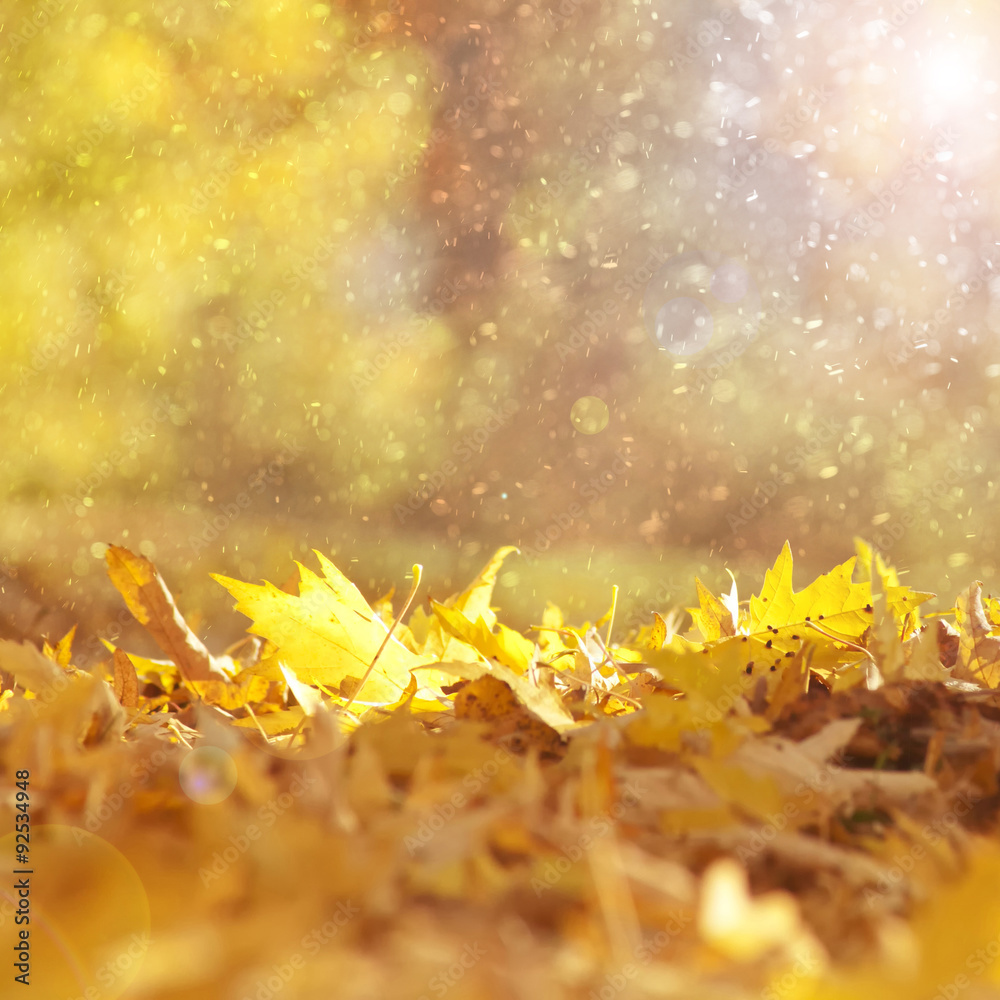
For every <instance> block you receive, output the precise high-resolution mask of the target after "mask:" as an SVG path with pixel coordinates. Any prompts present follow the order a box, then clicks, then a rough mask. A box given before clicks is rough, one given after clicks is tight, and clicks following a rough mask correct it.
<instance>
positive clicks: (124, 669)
mask: <svg viewBox="0 0 1000 1000" xmlns="http://www.w3.org/2000/svg"><path fill="white" fill-rule="evenodd" d="M115 697H116V698H117V699H118V703H119V704H120V705H122V706H124V707H125V708H138V707H139V678H138V677H137V676H136V673H135V664H134V663H133V662H132V661H131V660H130V659H129V656H128V653H126V652H125V651H124V650H123V649H116V650H115Z"/></svg>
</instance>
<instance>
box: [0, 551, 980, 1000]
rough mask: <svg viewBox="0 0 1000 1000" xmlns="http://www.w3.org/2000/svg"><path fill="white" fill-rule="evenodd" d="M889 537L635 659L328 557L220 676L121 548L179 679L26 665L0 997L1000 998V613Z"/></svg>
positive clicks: (20, 692)
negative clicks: (904, 560) (888, 549)
mask: <svg viewBox="0 0 1000 1000" xmlns="http://www.w3.org/2000/svg"><path fill="white" fill-rule="evenodd" d="M857 547H858V557H857V558H856V559H851V560H849V561H848V562H846V563H844V564H843V565H841V566H838V567H837V568H836V569H834V570H833V571H832V572H830V573H828V574H826V575H825V576H822V577H820V578H819V579H817V580H816V581H814V582H813V583H812V584H810V585H809V586H808V587H806V588H805V589H804V590H801V591H798V592H796V591H794V590H793V588H792V558H791V554H790V551H789V549H788V546H787V545H786V546H785V548H784V550H783V551H782V553H781V555H780V556H779V557H778V559H777V561H776V563H775V565H774V567H773V569H771V570H769V571H768V573H767V574H766V576H765V579H764V582H763V586H762V588H761V590H760V592H759V593H758V594H755V595H753V596H751V597H750V599H749V600H748V601H741V600H740V597H739V595H738V593H737V590H736V584H735V580H734V582H733V587H732V589H731V591H730V592H729V593H728V594H722V595H715V594H712V593H711V592H709V591H708V590H707V589H706V588H705V587H704V586H703V585H702V584H701V583H700V582H698V583H697V588H698V599H699V606H698V607H697V608H692V609H688V610H689V612H690V615H691V619H692V627H691V628H690V629H689V630H686V631H685V630H684V629H683V626H684V624H685V622H686V620H687V618H686V615H685V613H684V612H683V611H681V610H680V609H674V610H673V611H670V612H668V613H665V614H664V615H663V616H661V615H659V614H657V615H655V616H654V620H653V621H652V622H650V623H649V625H648V627H645V628H643V629H642V630H641V631H640V632H639V633H638V634H633V635H630V636H627V637H625V639H624V641H622V642H619V643H616V642H613V641H612V638H611V637H612V629H613V619H614V601H612V608H611V610H610V611H609V612H608V614H607V615H606V616H605V617H604V618H602V619H601V620H600V621H598V622H596V623H593V624H585V625H583V626H582V627H579V628H577V627H571V626H569V625H567V624H566V623H565V622H564V621H563V618H562V615H561V614H560V612H559V610H558V609H557V608H556V607H554V606H551V605H550V606H549V607H548V609H547V610H546V611H545V613H544V615H543V616H542V620H541V622H540V623H539V624H538V626H537V627H536V628H534V629H533V630H532V632H531V633H530V634H529V635H527V636H526V635H522V634H520V633H518V632H515V631H513V630H511V629H509V628H507V627H505V626H504V625H502V624H501V623H500V622H498V621H497V619H496V615H495V613H494V610H493V609H492V608H491V606H490V601H491V599H492V594H493V587H494V582H495V578H496V574H497V572H498V570H499V568H500V566H501V564H502V562H503V560H504V559H505V558H506V557H507V556H508V555H510V553H511V552H513V551H514V550H513V549H502V550H501V551H499V552H498V553H497V554H496V555H495V556H494V558H493V559H492V560H491V561H490V562H489V564H488V565H487V566H486V567H485V568H484V569H483V571H482V572H481V573H480V574H479V576H478V577H477V578H476V579H475V580H474V581H473V582H472V583H471V585H470V586H469V587H468V589H466V590H465V591H464V592H462V593H460V594H458V595H456V596H454V597H451V598H450V599H448V600H445V601H443V602H440V603H439V602H436V601H428V602H427V605H426V606H420V607H417V608H416V609H414V610H412V612H411V610H410V609H411V602H412V600H413V596H414V593H415V591H416V586H417V584H418V583H419V576H420V574H419V567H415V572H414V577H415V579H414V588H413V591H412V592H411V593H410V595H409V598H408V599H407V600H406V601H405V603H404V604H403V605H402V608H401V610H399V611H398V613H396V612H394V608H393V600H392V597H393V595H392V594H390V595H387V596H386V597H385V598H383V599H381V600H378V601H376V602H375V604H374V607H372V606H369V604H368V603H367V602H366V601H365V599H364V598H363V597H362V595H361V593H360V592H359V591H358V590H357V588H356V587H355V586H354V585H353V584H351V583H350V581H349V580H347V578H346V577H345V576H344V575H343V574H342V573H341V572H340V571H339V570H338V569H337V568H336V567H335V566H334V565H333V564H332V563H331V562H330V561H329V560H328V559H326V558H324V557H323V556H322V555H319V554H318V553H317V557H318V559H319V573H316V572H314V571H313V570H310V569H309V568H307V567H306V566H302V565H300V566H298V572H297V575H296V577H295V578H294V579H293V580H292V581H291V582H290V583H288V584H286V586H285V587H283V588H280V589H279V588H278V587H275V586H273V585H271V584H269V583H265V584H264V585H263V586H257V585H253V584H248V583H243V582H240V581H237V580H232V579H228V578H223V577H217V579H218V581H219V582H220V583H221V584H222V585H223V586H224V587H226V588H227V589H228V590H229V592H230V593H231V594H232V595H233V597H234V598H235V599H236V605H235V606H236V609H237V610H238V611H240V612H242V613H243V614H245V615H246V616H248V617H249V618H250V619H251V621H252V625H251V626H250V628H249V630H248V631H249V632H250V636H249V637H248V638H247V639H246V640H244V641H243V642H241V643H239V644H238V645H237V646H235V647H232V648H231V649H229V650H228V651H226V653H224V654H213V653H211V652H209V650H208V649H207V648H206V647H205V646H204V644H203V643H202V642H201V641H200V640H199V639H198V638H197V636H196V635H195V633H194V632H193V631H192V629H191V628H189V626H188V625H187V624H186V622H185V621H184V618H183V617H182V616H181V614H180V613H179V611H178V610H177V608H176V605H175V603H174V601H173V598H172V597H171V595H170V593H169V591H168V589H167V587H166V586H165V584H164V582H163V580H162V579H161V578H160V576H159V575H158V573H157V572H156V569H155V568H154V566H153V565H152V564H151V563H150V562H149V561H148V560H146V559H144V558H142V557H138V556H135V555H133V554H132V553H130V552H128V551H127V550H125V549H122V548H117V547H110V548H109V549H108V550H107V562H108V567H109V572H110V576H111V579H112V581H113V583H114V585H115V586H116V587H117V589H118V590H119V591H120V593H121V594H122V596H123V598H124V600H125V602H126V604H127V605H128V607H129V609H130V611H131V612H132V614H133V615H134V616H135V617H136V618H137V619H138V620H139V621H140V622H142V623H143V624H144V625H145V627H146V628H147V629H148V631H149V632H150V634H151V636H152V637H153V639H154V640H155V641H156V643H157V645H158V646H159V647H160V648H161V649H162V650H163V653H164V659H162V660H161V659H147V658H144V657H140V656H137V655H133V654H130V653H128V652H127V651H125V650H122V649H120V648H112V647H111V646H110V645H109V646H108V658H107V660H106V662H105V664H104V665H103V673H102V672H101V670H97V671H94V672H88V671H82V670H79V669H77V668H76V667H74V666H73V651H72V634H70V635H68V636H66V637H65V638H63V639H62V640H61V641H60V642H58V644H56V645H49V644H48V643H46V644H45V646H44V647H43V649H42V650H41V651H39V650H37V649H36V648H35V647H33V646H31V645H28V644H23V645H22V644H16V643H13V642H5V643H0V681H2V695H0V747H2V761H3V768H4V798H3V804H2V807H0V808H2V813H3V816H4V821H5V824H6V825H5V827H4V829H5V830H11V831H12V832H11V833H10V834H9V835H7V836H6V837H4V838H3V839H2V840H0V853H2V861H0V867H2V869H4V870H9V871H12V872H15V874H12V875H8V876H3V877H2V878H0V925H2V927H3V928H4V933H5V935H10V936H9V937H5V938H4V941H3V947H4V949H5V950H4V954H5V955H7V956H8V957H9V956H10V955H11V954H12V952H11V947H12V943H13V944H14V945H17V946H18V947H19V948H20V949H21V950H20V951H17V950H16V949H15V952H14V954H15V961H16V962H17V961H19V962H20V963H21V964H19V965H15V967H14V969H13V970H12V969H11V965H10V962H9V960H8V961H5V963H4V969H5V971H4V973H3V976H4V978H3V981H2V985H0V996H8V995H10V996H20V995H28V996H31V995H36V996H40V997H45V998H46V1000H48V998H53V1000H54V998H59V1000H62V998H63V997H85V998H86V1000H102V998H106V997H119V996H126V997H129V998H138V997H149V998H182V997H183V998H185V1000H199V998H205V1000H227V998H233V1000H242V998H246V1000H270V998H273V997H281V998H282V1000H290V998H302V1000H305V998H316V1000H327V998H333V997H336V998H344V1000H349V998H395V997H408V998H413V1000H421V998H431V997H444V996H449V997H453V998H454V1000H460V998H473V997H475V998H536V997H545V998H551V1000H558V998H563V997H567V998H569V997H581V998H583V997H586V998H595V997H596V998H600V1000H611V998H613V997H618V996H621V997H647V996H648V997H684V998H703V997H705V998H711V997H720V998H721V997H726V998H734V997H743V996H762V997H766V998H775V997H814V998H835V997H836V998H841V997H842V998H872V1000H891V998H895V997H898V998H900V1000H904V998H905V1000H920V998H927V1000H931V998H938V997H940V998H946V1000H954V998H955V997H958V996H960V995H961V996H962V997H970V998H971V997H984V996H995V995H998V994H997V993H995V992H994V989H995V986H996V984H997V983H998V982H1000V965H998V964H997V959H998V957H1000V894H998V893H997V885H998V884H1000V844H998V842H997V837H996V833H997V809H998V802H1000V799H998V789H997V770H998V767H1000V727H998V724H997V720H998V719H1000V698H998V695H997V692H996V688H997V687H998V686H1000V602H998V601H996V600H995V599H993V598H984V596H983V595H982V593H981V588H980V586H979V585H978V584H975V585H973V586H972V587H970V588H969V589H968V591H967V592H965V593H964V594H962V595H961V596H960V597H959V598H958V600H957V602H956V607H955V608H954V609H952V610H951V611H949V612H947V613H942V614H940V615H937V616H934V617H933V618H926V619H925V618H922V617H921V615H920V606H921V605H922V604H923V603H924V602H926V601H927V600H928V599H929V598H931V597H932V596H933V595H931V594H926V593H919V592H915V591H913V590H911V589H910V588H909V587H906V586H903V585H901V584H900V581H899V579H898V576H897V574H896V572H895V570H893V569H892V568H891V567H888V566H887V565H886V564H885V563H884V562H883V560H882V559H881V557H880V556H878V555H877V554H873V553H872V551H871V550H870V549H869V548H868V547H867V546H866V545H865V544H864V543H863V542H860V541H859V542H858V543H857ZM665 610H666V609H665ZM952 620H953V622H954V624H951V621H952ZM15 870H16V871H15ZM23 873H28V874H23ZM19 880H20V881H19ZM25 900H27V902H25ZM22 917H26V918H27V919H21V918H22ZM25 931H27V932H28V937H25V936H24V932H25ZM18 935H20V937H18ZM26 941H27V942H28V944H25V942H26ZM22 965H23V966H26V967H27V968H28V969H29V975H30V984H31V985H32V986H35V987H36V989H37V992H36V993H34V994H32V993H31V992H30V991H27V992H25V991H21V990H19V989H18V986H17V984H16V983H14V982H13V977H14V976H15V975H17V974H18V969H20V968H21V967H22Z"/></svg>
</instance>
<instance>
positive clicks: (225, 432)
mask: <svg viewBox="0 0 1000 1000" xmlns="http://www.w3.org/2000/svg"><path fill="white" fill-rule="evenodd" d="M0 11H2V15H0V18H2V31H0V88H2V93H3V95H4V100H3V102H2V106H0V191H2V192H3V197H2V199H0V271H2V273H3V275H4V279H5V282H4V284H5V294H4V295H3V297H2V298H0V345H2V356H0V414H2V420H3V425H4V432H3V439H4V444H5V447H4V448H3V452H2V455H0V470H2V474H0V502H2V516H0V552H2V554H3V562H2V570H3V574H4V578H3V581H2V583H3V594H2V601H0V612H2V615H0V619H2V631H3V634H4V635H23V636H32V637H37V636H38V635H40V634H43V633H46V632H48V633H50V634H52V635H58V634H61V633H62V632H63V631H65V630H66V628H68V627H69V625H71V624H72V623H73V622H76V621H79V622H80V623H81V626H82V628H83V634H84V635H86V636H89V637H90V638H91V648H92V649H94V650H95V651H96V649H97V647H96V644H94V643H93V637H94V636H95V635H97V634H103V635H107V636H109V637H112V636H115V635H117V633H118V630H119V629H120V628H122V627H124V628H125V630H126V631H129V628H130V626H129V621H130V619H129V616H128V615H127V613H120V612H119V610H118V608H119V605H118V603H117V600H116V598H115V595H114V594H113V591H112V588H111V586H110V584H109V583H108V582H107V581H106V580H105V578H104V563H103V549H104V545H105V543H108V542H114V543H118V544H124V545H126V546H128V547H130V548H132V549H134V550H138V551H141V552H142V553H144V554H146V555H147V556H149V557H150V558H152V559H153V560H154V561H155V562H156V564H157V565H158V567H159V568H160V571H161V572H162V573H163V574H164V576H165V578H166V579H167V582H168V584H170V585H171V587H172V588H173V589H174V591H175V593H176V594H177V596H178V600H179V603H180V605H181V607H182V609H183V610H184V611H185V612H192V611H200V612H201V613H202V615H203V618H202V622H203V624H202V632H203V634H204V635H205V636H206V637H207V640H208V641H209V643H210V645H212V646H213V648H216V649H218V648H220V647H221V645H223V644H225V642H228V641H232V639H234V638H235V637H236V636H237V635H238V634H239V633H240V631H241V630H242V628H243V626H244V624H245V623H243V622H242V621H241V620H239V619H238V616H235V615H232V614H230V613H229V612H228V610H227V609H228V607H229V604H230V599H229V597H228V595H227V594H226V593H225V592H224V591H223V590H222V589H221V588H219V587H217V586H216V585H215V584H214V583H212V582H211V581H210V580H209V579H208V573H209V571H219V572H223V573H227V574H231V575H235V576H240V577H242V578H244V579H248V580H259V579H260V578H262V577H266V578H268V579H270V580H272V581H273V582H275V583H277V584H279V585H280V584H281V583H282V582H283V581H284V579H285V578H286V577H287V576H288V575H289V573H290V572H291V570H292V569H293V566H292V563H291V559H292V558H298V559H305V558H308V553H309V550H310V549H312V548H319V549H321V550H322V551H323V552H324V553H326V554H328V555H330V556H331V557H332V558H333V559H334V561H335V562H336V563H337V564H338V565H339V566H340V567H341V569H343V570H344V571H345V572H346V573H347V574H348V575H349V576H350V577H351V578H352V579H353V580H355V582H357V583H358V585H359V586H360V587H361V588H362V590H363V591H364V592H365V593H366V595H367V596H368V597H369V598H373V597H376V596H378V595H380V594H382V593H384V592H385V591H387V590H388V589H389V588H390V587H392V586H395V587H396V589H397V593H400V592H405V590H406V588H407V586H408V581H407V576H408V574H409V570H410V567H411V566H412V564H413V563H414V562H420V563H422V564H423V565H424V566H425V569H426V573H427V577H426V578H427V580H428V581H429V586H430V591H431V593H432V594H433V596H435V597H437V598H441V597H444V596H445V595H446V593H448V592H450V591H451V590H454V589H457V588H459V587H460V586H462V585H463V584H464V583H465V582H466V581H467V579H469V578H471V576H472V575H473V574H474V573H475V572H476V571H477V570H478V568H479V567H480V566H481V565H482V564H483V563H484V562H485V561H486V559H487V558H488V556H489V555H490V554H491V552H492V551H493V549H494V548H495V547H497V546H499V545H502V544H515V545H520V546H522V547H524V549H525V554H524V555H523V556H522V557H517V556H514V557H511V558H510V559H508V561H507V563H506V565H505V571H504V573H503V574H502V576H501V579H500V586H499V588H498V590H497V599H498V602H499V603H500V604H501V606H502V607H503V609H504V610H503V612H502V613H503V616H504V620H506V621H509V622H510V623H511V624H515V625H518V626H521V627H525V626H527V625H528V624H529V623H531V622H537V621H538V620H539V619H540V616H541V612H542V609H543V608H544V606H545V602H546V600H552V601H555V602H557V603H559V604H560V605H561V606H562V607H563V608H564V610H566V611H567V613H568V615H569V616H571V617H573V618H574V619H577V620H583V619H585V618H586V619H590V620H594V619H595V618H597V617H598V616H600V615H601V614H602V613H603V612H604V611H605V610H606V609H607V607H608V605H609V602H610V595H611V585H612V584H615V583H616V584H618V585H619V586H620V587H621V588H622V600H623V602H624V604H625V608H624V610H623V614H622V617H621V622H622V624H623V625H625V624H626V623H627V622H628V621H629V620H631V621H633V622H634V621H635V620H636V615H637V613H638V612H636V611H635V609H636V608H638V609H641V610H642V611H643V613H648V611H649V609H650V608H651V607H652V606H656V607H659V608H661V609H665V608H667V607H669V606H670V605H671V604H673V603H677V602H685V603H687V602H690V601H691V600H692V599H693V597H694V584H693V576H694V574H696V573H697V574H699V575H701V576H702V578H703V579H704V580H705V582H706V583H707V584H709V585H710V586H713V587H723V586H726V585H727V584H728V577H727V575H726V573H725V569H726V568H727V567H728V568H729V569H731V570H732V571H733V572H734V573H735V574H736V576H737V579H738V580H739V582H740V585H741V590H742V593H743V595H744V596H746V595H747V594H748V592H749V591H750V589H751V588H757V587H759V582H760V575H761V573H762V572H763V570H764V568H765V567H766V566H767V565H770V564H771V563H772V562H773V560H774V558H775V556H776V555H777V553H778V551H779V549H780V546H781V543H782V542H783V540H784V539H785V538H786V537H787V538H789V539H790V540H791V542H792V549H793V553H794V554H795V557H796V564H797V566H798V570H797V576H796V584H797V585H799V586H801V585H803V584H804V583H805V582H807V580H808V579H809V578H811V575H815V574H817V573H819V572H823V571H826V570H828V569H829V568H830V567H831V566H832V565H833V564H834V563H837V562H840V561H842V560H844V559H846V558H848V557H849V556H850V555H851V554H852V553H853V546H852V536H853V535H855V534H860V535H863V536H865V537H867V538H868V539H871V540H874V541H875V543H876V544H877V545H879V546H880V547H881V548H882V549H883V551H886V552H887V553H888V555H889V557H890V558H891V559H892V561H894V562H895V563H896V564H897V565H898V566H899V567H900V568H901V569H902V570H906V571H909V573H910V575H909V576H908V577H907V578H906V579H907V582H910V583H912V584H913V585H915V586H917V587H918V588H920V589H930V590H934V589H938V590H939V592H940V593H941V595H942V606H944V607H948V606H950V604H951V602H952V600H953V598H954V594H955V591H956V590H957V589H958V588H959V587H960V586H963V585H964V584H966V583H968V581H969V580H970V579H974V578H979V579H982V580H984V581H985V582H986V584H987V586H989V585H990V583H991V582H994V581H995V578H996V572H997V568H996V556H997V553H996V546H997V525H998V521H997V518H996V517H995V505H994V502H995V495H996V475H997V473H996V456H997V454H998V442H997V433H998V431H997V422H996V414H997V409H998V404H1000V394H998V382H997V376H998V375H1000V351H998V350H997V347H996V343H995V341H996V336H995V334H996V332H997V330H998V328H1000V305H998V302H1000V284H998V282H997V279H996V278H995V277H994V274H995V272H994V268H993V265H992V261H993V259H994V257H995V255H996V254H997V253H998V239H1000V236H998V231H1000V229H998V220H997V213H998V206H997V204H996V198H995V196H994V191H995V190H996V183H997V176H996V174H997V170H998V166H997V164H998V162H1000V160H998V157H997V144H998V143H997V138H998V137H997V125H996V122H997V104H998V98H997V85H996V82H995V80H993V79H991V78H990V75H989V74H990V73H993V72H995V66H992V65H990V64H988V63H987V62H986V59H987V57H988V55H989V53H990V52H991V51H995V50H996V45H995V43H991V42H990V40H989V39H990V34H991V33H992V32H993V31H994V30H995V25H996V18H997V15H996V12H995V10H994V9H993V8H992V7H990V6H987V5H985V4H983V3H973V4H968V3H966V4H957V3H950V2H942V3H936V4H934V5H929V4H928V5H925V6H921V5H919V4H916V3H914V2H904V3H900V4H880V3H877V2H875V3H853V2H846V0H833V2H812V0H801V2H799V0H775V2H768V0H747V2H745V3H743V4H740V5H734V4H730V3H727V2H719V3H704V2H701V0H653V2H638V0H636V2H625V0H614V2H599V0H550V2H546V0H532V2H523V3H516V2H502V0H460V2H459V0H420V2H419V3H415V2H410V0H374V2H370V3H369V2H352V3H325V4H324V3H309V2H295V0H281V2H276V0H232V2H220V3H214V4H213V3H207V4H192V5H188V6H186V7H179V6H176V5H174V4H161V3H153V4H150V5H148V6H145V7H143V8H141V9H137V10H130V9H129V8H128V7H127V6H123V5H121V4H117V3H114V2H111V0H81V2H74V0H44V2H40V3H34V4H29V3H19V2H6V3H3V4H0ZM684 267H687V268H688V269H689V270H688V272H685V274H684V280H685V281H687V282H688V284H690V283H691V281H694V283H695V285H698V288H700V289H701V290H700V291H697V292H695V293H692V295H689V296H688V298H687V299H686V300H685V301H686V302H687V303H688V305H690V303H691V302H692V301H695V300H698V301H700V302H701V304H702V308H703V309H707V310H708V312H709V313H711V315H712V317H713V319H714V322H715V323H716V324H717V327H716V332H717V333H719V334H720V336H721V335H722V334H724V333H725V331H726V329H727V326H726V324H727V323H732V322H735V320H734V317H737V316H738V318H739V322H740V323H742V324H743V326H741V327H739V328H738V329H740V330H743V333H740V332H737V334H736V335H735V336H734V335H732V333H731V331H730V334H729V336H728V340H726V339H725V337H723V338H722V340H723V341H724V342H721V343H716V341H715V339H713V342H712V344H711V346H710V347H709V348H707V349H706V350H704V351H701V352H700V353H694V354H685V353H684V351H681V350H675V351H671V350H669V349H664V348H665V347H669V346H670V344H669V343H666V342H665V341H664V338H663V337H662V336H661V334H662V333H663V323H664V322H666V321H665V320H664V319H663V316H664V315H667V316H668V318H669V315H672V314H669V313H667V314H664V313H660V312H659V311H658V310H659V309H660V307H661V306H663V305H664V302H665V301H666V299H668V298H669V297H670V294H669V293H670V288H671V287H672V286H671V284H670V282H671V281H674V280H675V279H677V278H678V275H680V273H681V271H682V270H683V268H684ZM720 267H721V268H722V269H723V270H722V271H720V270H718V268H720ZM691 268H693V271H692V270H691ZM699 268H700V270H699ZM713 269H715V270H713ZM727 269H728V270H727ZM723 272H724V274H725V275H728V278H729V279H732V280H731V281H730V282H729V285H726V282H725V281H721V279H719V278H718V276H719V275H720V274H723ZM692 275H693V277H692ZM699 275H701V277H700V278H699ZM706 275H709V276H710V277H709V278H706V277H705V276H706ZM727 280H728V279H727ZM699 281H700V285H699V284H698V282H699ZM720 282H721V283H720ZM741 282H742V284H741ZM723 285H726V287H725V288H723V287H722V286H723ZM734 288H735V291H733V289H734ZM726 289H728V292H727V290H726ZM710 292H711V293H714V298H711V297H710V294H709V293H710ZM657 295H659V296H660V298H661V299H664V302H661V301H659V300H657V298H656V296H657ZM644 299H645V303H646V304H645V308H644V306H643V302H644ZM736 299H739V300H740V302H739V303H737V304H736V305H734V300H736ZM692 308H693V307H692ZM658 316H659V317H660V318H659V320H657V317H658ZM657 323H660V326H657ZM657 331H659V332H657ZM747 331H749V333H747ZM713 337H714V334H713ZM658 338H659V339H658ZM738 342H739V349H741V353H737V352H736V350H734V346H735V345H737V343H738ZM742 348H745V350H742ZM720 351H721V353H720ZM546 532H547V536H546ZM540 533H541V534H540ZM545 542H547V543H548V544H547V547H546V546H545V544H544V543H545ZM799 573H801V576H799V575H798V574H799ZM424 593H425V594H426V588H425V591H424ZM422 596H424V595H422ZM397 606H398V605H397ZM189 620H194V619H189ZM209 623H211V624H209Z"/></svg>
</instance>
